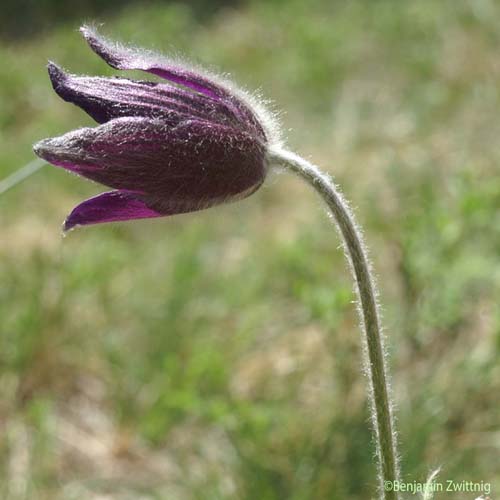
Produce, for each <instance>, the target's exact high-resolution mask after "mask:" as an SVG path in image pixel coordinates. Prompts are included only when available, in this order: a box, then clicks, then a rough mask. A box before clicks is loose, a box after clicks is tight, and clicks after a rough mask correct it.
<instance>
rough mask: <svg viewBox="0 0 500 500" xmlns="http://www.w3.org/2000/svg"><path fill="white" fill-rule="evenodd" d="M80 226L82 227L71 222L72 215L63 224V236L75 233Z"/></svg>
mask: <svg viewBox="0 0 500 500" xmlns="http://www.w3.org/2000/svg"><path fill="white" fill-rule="evenodd" d="M78 226H81V224H78V223H77V222H75V221H74V220H71V214H70V215H69V216H68V217H67V218H66V220H65V221H64V222H63V226H62V230H63V235H64V236H66V235H67V234H68V233H69V232H71V231H73V230H74V229H76V228H77V227H78Z"/></svg>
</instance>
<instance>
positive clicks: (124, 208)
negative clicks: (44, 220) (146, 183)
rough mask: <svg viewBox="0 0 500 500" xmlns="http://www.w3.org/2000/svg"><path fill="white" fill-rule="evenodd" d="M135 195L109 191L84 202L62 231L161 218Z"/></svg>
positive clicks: (76, 209) (73, 212) (76, 208)
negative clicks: (104, 223)
mask: <svg viewBox="0 0 500 500" xmlns="http://www.w3.org/2000/svg"><path fill="white" fill-rule="evenodd" d="M137 196H138V195H137V194H135V193H130V192H126V191H109V192H107V193H102V194H99V195H97V196H94V197H93V198H90V199H88V200H85V201H84V202H82V203H80V205H77V206H76V207H75V208H74V209H73V210H72V212H71V213H70V214H69V216H68V217H67V218H66V220H65V221H64V231H69V230H70V229H73V228H74V227H75V226H87V225H89V224H100V223H102V222H114V221H125V220H132V219H149V218H152V217H162V216H163V215H165V214H160V213H158V212H157V211H156V210H153V209H151V208H149V207H148V206H147V205H146V203H145V202H144V201H143V200H141V199H140V198H138V197H137Z"/></svg>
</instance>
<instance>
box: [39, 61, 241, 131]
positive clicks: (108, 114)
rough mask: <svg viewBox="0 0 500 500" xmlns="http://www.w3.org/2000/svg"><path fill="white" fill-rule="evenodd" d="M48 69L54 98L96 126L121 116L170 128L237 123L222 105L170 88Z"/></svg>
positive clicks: (152, 83)
mask: <svg viewBox="0 0 500 500" xmlns="http://www.w3.org/2000/svg"><path fill="white" fill-rule="evenodd" d="M47 68H48V72H49V76H50V80H51V82H52V86H53V87H54V90H55V91H56V92H57V94H58V95H59V96H60V97H62V98H63V99H64V100H65V101H67V102H72V103H73V104H76V105H78V106H80V107H81V108H82V109H83V110H85V111H86V112H87V113H88V114H89V115H90V116H92V118H94V119H95V120H96V121H97V122H99V123H105V122H107V121H109V120H111V119H113V118H118V117H123V116H146V117H150V118H153V117H156V118H162V119H163V120H165V122H166V123H168V124H169V125H175V124H177V123H179V121H180V120H181V119H187V118H190V117H197V118H202V119H210V120H213V121H216V122H218V123H226V124H236V123H237V117H236V116H235V115H234V114H233V113H232V112H231V111H230V110H229V109H228V108H227V107H226V106H225V105H224V104H222V103H219V102H217V101H214V100H213V99H209V98H206V97H205V96H202V95H200V94H194V93H192V92H190V91H186V90H183V89H180V88H177V87H174V86H172V85H168V84H160V83H155V82H144V81H142V82H141V81H133V80H129V79H126V78H102V77H88V76H76V75H71V74H68V73H65V72H64V71H63V70H62V69H61V68H59V67H58V66H57V65H56V64H54V63H52V62H49V64H48V67H47Z"/></svg>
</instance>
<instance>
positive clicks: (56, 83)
mask: <svg viewBox="0 0 500 500" xmlns="http://www.w3.org/2000/svg"><path fill="white" fill-rule="evenodd" d="M47 71H48V72H49V78H50V81H51V83H52V87H53V88H54V90H55V91H56V92H57V90H58V88H59V87H60V86H61V85H62V84H63V83H64V82H65V81H66V79H67V76H66V73H65V72H64V71H63V70H62V69H61V67H60V66H58V65H57V64H56V63H55V62H53V61H49V62H48V63H47Z"/></svg>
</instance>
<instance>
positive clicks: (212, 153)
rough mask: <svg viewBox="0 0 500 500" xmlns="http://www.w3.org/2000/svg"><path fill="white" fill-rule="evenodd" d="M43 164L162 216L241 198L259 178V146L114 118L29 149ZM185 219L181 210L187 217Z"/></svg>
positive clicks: (250, 140)
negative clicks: (160, 208)
mask: <svg viewBox="0 0 500 500" xmlns="http://www.w3.org/2000/svg"><path fill="white" fill-rule="evenodd" d="M34 150H35V152H36V154H37V155H38V156H40V157H41V158H43V159H45V160H46V161H48V162H50V163H52V164H54V165H57V166H60V167H63V168H65V169H67V170H70V171H72V172H75V173H77V174H79V175H82V176H84V177H87V178H88V179H91V180H93V181H96V182H99V183H100V184H104V185H106V186H109V187H111V188H114V189H124V190H128V191H141V192H144V193H147V194H148V195H151V196H153V197H155V199H157V200H164V201H163V203H166V204H167V205H168V207H169V209H177V208H178V207H181V206H182V207H186V210H187V209H189V208H190V207H193V209H198V208H197V207H204V206H210V205H213V204H216V203H223V202H225V201H228V200H230V199H233V198H241V197H243V196H246V195H248V194H250V193H251V192H253V191H254V190H255V189H256V188H257V187H259V186H260V185H261V184H262V182H263V181H264V178H265V176H266V166H265V160H264V155H265V153H264V146H262V144H261V143H260V142H259V141H257V140H256V139H255V138H254V137H252V136H251V135H249V134H248V133H246V132H241V131H239V130H235V129H232V128H230V127H225V126H223V125H219V124H217V123H211V122H205V121H197V120H189V121H186V122H182V123H180V124H179V125H177V126H176V127H169V126H168V125H166V124H165V123H163V122H162V121H160V120H157V119H151V118H138V117H130V118H117V119H115V120H111V121H110V122H107V123H105V124H103V125H99V126H98V127H93V128H82V129H79V130H75V131H72V132H69V133H67V134H65V135H63V136H60V137H55V138H51V139H45V140H43V141H40V142H39V143H38V144H36V145H35V146H34ZM188 211H189V210H188Z"/></svg>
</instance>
